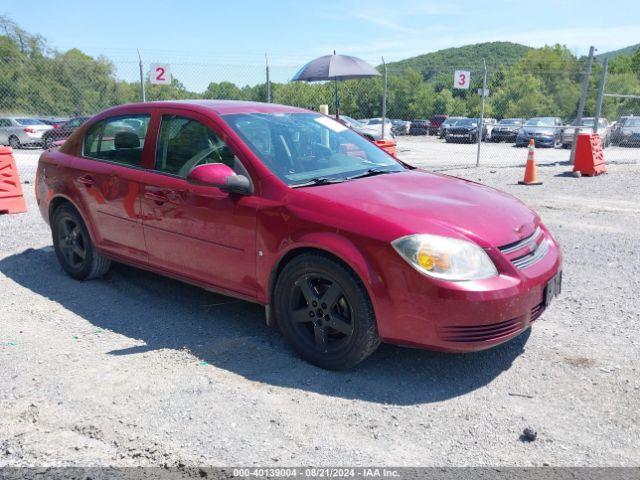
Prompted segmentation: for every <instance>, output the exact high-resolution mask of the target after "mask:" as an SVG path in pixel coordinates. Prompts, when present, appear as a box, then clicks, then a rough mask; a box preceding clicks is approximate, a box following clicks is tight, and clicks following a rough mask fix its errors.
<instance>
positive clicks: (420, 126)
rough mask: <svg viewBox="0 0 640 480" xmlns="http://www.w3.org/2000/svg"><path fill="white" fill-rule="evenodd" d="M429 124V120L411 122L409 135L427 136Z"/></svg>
mask: <svg viewBox="0 0 640 480" xmlns="http://www.w3.org/2000/svg"><path fill="white" fill-rule="evenodd" d="M430 127H431V122H430V121H429V120H411V125H410V126H409V135H428V134H429V128H430Z"/></svg>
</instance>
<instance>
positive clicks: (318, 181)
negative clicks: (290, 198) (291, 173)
mask: <svg viewBox="0 0 640 480" xmlns="http://www.w3.org/2000/svg"><path fill="white" fill-rule="evenodd" d="M344 181H345V179H344V178H327V177H315V178H312V179H311V180H308V181H306V182H304V183H295V184H293V185H291V188H298V187H315V186H316V185H328V184H330V183H342V182H344Z"/></svg>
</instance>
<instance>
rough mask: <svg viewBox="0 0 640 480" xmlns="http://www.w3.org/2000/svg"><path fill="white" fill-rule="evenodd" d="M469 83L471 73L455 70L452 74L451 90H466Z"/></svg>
mask: <svg viewBox="0 0 640 480" xmlns="http://www.w3.org/2000/svg"><path fill="white" fill-rule="evenodd" d="M470 83H471V72H469V71H467V70H456V71H455V73H454V74H453V88H464V89H468V88H469V84H470Z"/></svg>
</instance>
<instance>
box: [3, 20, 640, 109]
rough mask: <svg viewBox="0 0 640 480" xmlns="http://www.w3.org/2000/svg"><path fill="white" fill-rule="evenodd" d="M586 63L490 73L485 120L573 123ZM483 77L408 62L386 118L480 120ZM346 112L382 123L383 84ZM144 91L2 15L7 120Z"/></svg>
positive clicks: (630, 87) (210, 94)
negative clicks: (456, 83)
mask: <svg viewBox="0 0 640 480" xmlns="http://www.w3.org/2000/svg"><path fill="white" fill-rule="evenodd" d="M584 70H585V58H577V57H576V56H575V55H573V54H572V53H571V52H570V51H569V50H568V49H567V48H566V47H563V46H560V45H555V46H548V47H544V48H539V49H530V50H528V51H527V52H526V53H524V54H523V56H522V57H520V58H519V59H517V60H515V61H514V60H513V59H511V60H510V61H509V63H508V64H502V65H495V62H494V65H492V67H491V70H490V71H489V74H488V88H489V90H490V95H489V97H488V98H487V101H486V106H485V115H486V116H489V117H496V118H505V117H532V116H544V115H549V116H559V117H562V118H564V119H565V120H570V119H571V118H572V117H573V116H575V113H576V110H577V105H578V101H579V97H580V92H581V84H582V79H583V72H584ZM601 70H602V66H601V65H600V64H599V63H597V62H596V63H595V64H594V68H593V72H592V75H591V77H590V80H589V83H590V84H589V96H588V98H587V102H586V107H585V115H593V113H594V111H595V103H596V92H597V84H598V80H599V77H600V73H601ZM481 83H482V72H481V71H478V70H475V71H472V84H471V88H470V89H469V90H468V91H463V90H455V89H453V88H452V86H453V68H451V69H448V68H442V70H440V71H433V70H430V71H429V72H426V71H420V70H419V69H416V68H414V67H412V66H410V65H403V64H402V62H400V63H399V64H396V65H390V66H389V71H388V97H387V112H388V116H389V117H391V118H402V119H407V120H411V119H417V118H429V117H430V116H431V115H434V114H448V115H464V116H478V115H479V111H480V97H479V95H478V94H477V89H478V88H480V87H481ZM145 87H146V95H147V100H170V99H186V98H202V99H208V98H217V99H233V100H250V101H266V100H267V88H266V84H265V83H259V84H254V85H244V86H239V85H236V84H234V83H232V82H224V81H223V82H218V83H216V82H211V83H210V84H209V85H208V86H207V88H206V89H205V90H204V92H194V91H189V90H188V89H187V88H186V87H185V86H184V85H183V84H182V83H181V82H180V80H179V79H178V78H174V79H173V80H172V83H171V85H151V84H149V83H148V82H147V83H146V85H145ZM339 88H340V99H341V104H340V107H341V112H343V113H344V114H347V115H350V116H352V117H355V118H370V117H377V116H380V115H381V107H382V101H381V99H382V94H383V81H382V78H381V77H376V78H373V79H366V80H349V81H345V82H340V85H339ZM140 90H141V89H140V82H130V81H125V80H122V79H118V78H117V76H116V69H115V66H114V64H113V63H112V62H111V61H110V60H109V59H108V58H106V57H102V56H99V57H96V58H94V57H92V56H89V55H87V54H85V53H83V52H82V51H80V50H78V49H75V48H74V49H71V50H68V51H65V52H60V51H57V50H54V49H52V48H50V47H49V46H48V44H47V42H46V40H45V39H44V38H42V37H41V36H39V35H32V34H29V33H28V32H25V31H24V30H23V29H21V28H20V27H19V26H18V25H16V24H15V23H14V22H13V21H12V20H11V19H10V18H8V17H6V16H0V111H2V112H5V113H21V114H38V115H53V116H71V115H80V114H93V113H97V112H98V111H100V110H102V109H104V108H107V107H110V106H113V105H119V104H122V103H129V102H137V101H140V100H141V98H140ZM270 90H271V100H272V101H273V102H275V103H282V104H288V105H294V106H299V107H305V108H313V109H317V108H318V106H319V105H320V104H323V103H326V104H329V105H330V106H331V108H332V103H333V84H331V83H313V84H309V83H304V82H288V83H271V85H270ZM606 90H607V91H608V92H610V93H619V94H634V95H638V94H640V49H638V50H636V51H635V52H633V53H632V54H629V55H619V56H617V57H615V58H613V59H611V60H610V62H609V69H608V77H607V88H606ZM630 113H635V114H640V100H637V99H620V98H612V97H607V98H606V100H605V102H604V105H603V116H605V117H607V118H609V119H610V120H613V119H615V118H617V117H618V116H619V115H623V114H630Z"/></svg>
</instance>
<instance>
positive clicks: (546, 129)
mask: <svg viewBox="0 0 640 480" xmlns="http://www.w3.org/2000/svg"><path fill="white" fill-rule="evenodd" d="M522 131H523V132H524V134H525V135H534V134H536V133H544V134H546V135H553V134H554V132H555V131H556V129H555V128H551V127H523V128H522Z"/></svg>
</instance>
